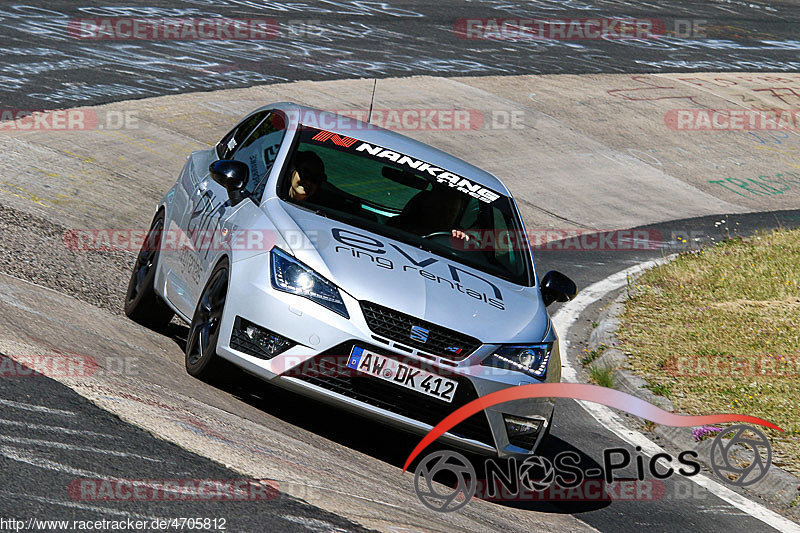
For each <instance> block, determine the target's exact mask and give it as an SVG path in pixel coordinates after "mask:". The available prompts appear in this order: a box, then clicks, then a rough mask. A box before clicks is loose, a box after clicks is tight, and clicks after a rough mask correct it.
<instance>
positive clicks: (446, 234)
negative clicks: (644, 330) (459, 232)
mask: <svg viewBox="0 0 800 533" xmlns="http://www.w3.org/2000/svg"><path fill="white" fill-rule="evenodd" d="M452 236H453V232H452V231H434V232H433V233H428V234H427V235H423V236H422V238H423V239H433V238H434V237H452Z"/></svg>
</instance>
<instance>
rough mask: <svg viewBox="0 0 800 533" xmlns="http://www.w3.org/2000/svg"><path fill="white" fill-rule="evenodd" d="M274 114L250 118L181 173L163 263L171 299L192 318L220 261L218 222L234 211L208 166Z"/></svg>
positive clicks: (226, 155) (199, 154) (228, 154)
mask: <svg viewBox="0 0 800 533" xmlns="http://www.w3.org/2000/svg"><path fill="white" fill-rule="evenodd" d="M269 114H270V111H268V110H266V111H258V112H256V113H253V114H251V115H248V116H247V117H245V118H244V119H243V120H242V121H240V122H239V123H238V124H237V125H236V126H235V127H234V128H233V129H231V130H230V131H229V132H228V133H227V134H225V136H224V137H223V138H222V139H221V140H220V141H219V142H218V143H217V145H216V146H215V147H214V148H212V149H210V150H203V151H199V152H194V153H192V154H191V155H190V156H189V160H188V161H187V163H186V165H185V167H184V170H183V172H182V173H181V177H180V179H179V183H178V187H176V194H175V204H176V213H175V214H174V215H173V218H172V220H171V221H170V228H169V229H170V231H169V233H168V236H173V238H174V241H175V245H174V246H173V247H172V249H173V250H174V251H171V252H169V253H166V254H163V256H162V257H163V266H164V268H165V275H166V280H167V283H166V296H167V299H169V301H170V302H171V303H172V304H173V305H174V306H175V307H176V308H177V309H178V310H179V311H180V312H181V313H182V314H184V315H186V316H188V317H191V315H192V313H193V312H194V303H195V301H196V298H197V297H198V293H199V291H201V290H202V287H201V286H200V285H201V284H203V283H204V281H205V278H206V276H207V269H208V268H209V267H208V263H209V261H210V260H211V259H213V258H214V257H216V256H217V255H218V254H216V253H215V252H216V250H214V248H215V247H217V246H216V245H215V239H219V237H220V234H219V232H218V231H217V227H218V226H219V222H220V220H222V219H223V218H225V217H227V216H230V214H231V213H232V212H233V211H234V210H233V209H231V207H230V202H229V201H228V193H227V191H225V189H224V188H223V187H222V186H221V185H219V184H218V183H216V182H214V180H212V179H211V177H210V175H209V172H208V166H209V165H210V164H211V163H212V162H214V161H216V160H217V159H226V158H230V157H232V156H233V154H234V153H235V151H236V149H237V148H238V147H239V146H240V145H241V144H242V143H244V141H245V140H246V139H247V138H248V136H249V135H250V133H252V132H253V130H255V128H256V126H258V125H259V124H260V123H261V122H262V121H263V120H264V118H265V117H267V116H269ZM237 207H238V206H237ZM211 268H213V265H212V266H211Z"/></svg>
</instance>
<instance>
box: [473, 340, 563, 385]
mask: <svg viewBox="0 0 800 533" xmlns="http://www.w3.org/2000/svg"><path fill="white" fill-rule="evenodd" d="M552 351H553V345H552V344H550V343H547V344H532V345H527V346H501V347H500V348H498V349H497V351H495V352H494V353H493V354H492V355H490V356H489V357H487V358H486V359H484V360H483V362H482V363H481V364H482V365H484V366H493V367H496V368H505V369H507V370H516V371H518V372H525V373H526V374H529V375H531V376H533V377H535V378H538V379H544V378H545V377H546V376H547V364H548V363H549V362H550V352H552Z"/></svg>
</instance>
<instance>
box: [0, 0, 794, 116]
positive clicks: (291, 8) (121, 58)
mask: <svg viewBox="0 0 800 533" xmlns="http://www.w3.org/2000/svg"><path fill="white" fill-rule="evenodd" d="M117 17H139V18H159V17H166V18H170V17H171V18H175V17H184V18H207V17H228V18H237V19H251V18H257V19H265V18H267V19H271V20H273V21H275V22H276V23H277V27H278V28H279V32H278V33H277V34H276V35H275V36H274V38H272V39H269V40H256V41H244V40H242V41H227V42H221V41H213V40H210V41H199V40H180V41H175V40H170V41H164V40H96V39H83V38H81V39H79V38H76V36H78V35H85V34H80V33H75V32H73V33H70V32H69V31H68V27H69V25H70V23H71V21H76V20H81V19H89V18H92V19H114V18H117ZM490 17H492V18H494V17H497V18H526V17H527V18H534V17H535V18H537V19H564V18H583V19H586V18H598V17H601V18H628V19H630V18H635V19H653V20H655V21H658V22H657V24H658V28H660V29H659V31H661V32H662V33H664V34H665V35H663V36H660V37H659V38H658V39H646V38H645V39H596V40H541V39H538V40H537V39H516V40H514V39H504V40H501V41H490V40H485V39H463V38H459V36H458V35H457V34H456V32H455V31H454V28H455V26H456V22H457V21H458V20H460V19H484V18H490ZM798 20H800V13H799V12H798V10H797V6H796V5H792V3H791V2H787V3H785V4H781V3H775V2H771V3H759V2H749V1H743V0H731V1H720V0H698V1H692V2H688V1H683V0H663V1H658V2H656V1H642V2H639V1H634V0H599V1H593V2H590V1H587V0H565V1H560V0H536V1H534V2H524V1H521V0H510V1H507V0H487V1H466V2H465V1H457V0H443V1H438V2H430V3H428V2H420V1H416V0H406V1H401V2H385V3H384V2H366V1H356V0H341V1H339V0H318V1H312V0H310V1H306V2H271V1H270V2H267V1H258V0H176V1H164V0H150V1H147V2H131V1H128V0H108V1H104V2H84V1H77V2H73V1H67V0H55V1H52V2H46V3H45V2H33V1H29V2H27V3H26V2H24V1H21V2H14V3H11V2H4V3H3V5H2V6H0V23H1V24H2V28H3V29H2V30H0V34H2V37H3V39H2V43H0V103H2V107H4V108H16V109H43V108H44V109H54V108H66V107H75V106H79V105H89V104H96V103H104V102H110V101H117V100H125V99H129V98H144V97H148V96H157V95H161V94H170V93H182V92H189V91H206V90H214V89H228V88H234V87H247V86H250V85H255V84H264V83H277V82H284V81H292V80H328V79H347V78H362V77H363V78H372V77H374V78H383V77H396V76H409V75H413V74H428V75H438V76H489V75H511V74H514V75H519V74H592V73H629V72H634V73H642V72H675V71H680V72H692V71H720V72H724V71H760V70H769V71H775V72H792V71H796V70H797V69H798V67H800V60H798V58H797V42H796V41H797V34H796V30H795V28H796V25H797V23H798ZM690 27H691V28H694V29H692V30H691V31H690V30H688V29H687V28H690ZM693 32H694V33H693Z"/></svg>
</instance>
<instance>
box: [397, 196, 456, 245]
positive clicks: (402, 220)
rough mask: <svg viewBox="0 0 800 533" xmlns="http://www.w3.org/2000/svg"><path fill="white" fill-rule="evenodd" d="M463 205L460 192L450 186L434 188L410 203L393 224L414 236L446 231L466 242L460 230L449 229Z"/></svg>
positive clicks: (454, 222) (414, 198)
mask: <svg viewBox="0 0 800 533" xmlns="http://www.w3.org/2000/svg"><path fill="white" fill-rule="evenodd" d="M463 206H464V195H463V194H462V193H460V192H458V191H457V190H455V189H451V188H449V187H441V186H439V187H434V188H433V189H432V190H430V191H421V192H419V193H417V194H416V195H415V196H414V197H413V198H412V199H411V200H409V201H408V204H406V207H405V208H404V209H403V212H402V213H401V214H400V215H399V216H398V217H397V218H396V221H395V222H394V224H392V225H393V226H395V227H397V228H399V229H403V230H405V231H408V232H411V233H415V234H417V235H430V234H431V233H438V232H448V231H449V232H450V234H451V236H452V237H454V238H456V239H461V240H463V241H468V240H469V235H467V234H466V233H465V232H464V231H463V230H461V229H452V228H453V227H454V226H455V225H456V222H457V221H458V215H459V214H460V213H461V208H462V207H463Z"/></svg>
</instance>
